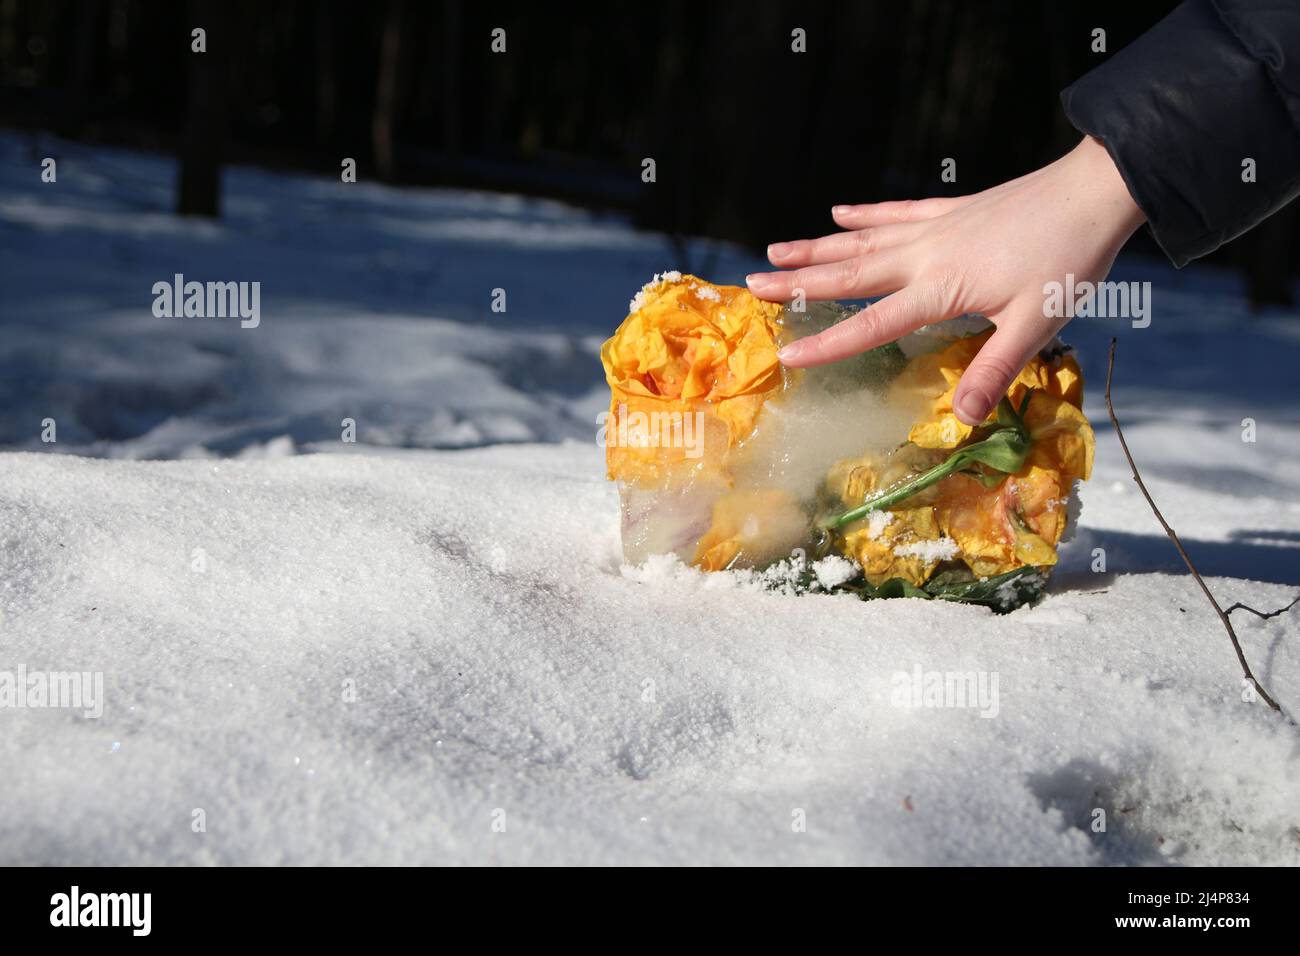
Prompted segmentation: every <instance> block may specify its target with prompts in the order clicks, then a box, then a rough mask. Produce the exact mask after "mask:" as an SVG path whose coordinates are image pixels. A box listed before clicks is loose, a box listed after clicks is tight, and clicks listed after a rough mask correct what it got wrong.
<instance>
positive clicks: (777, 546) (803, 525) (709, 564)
mask: <svg viewBox="0 0 1300 956" xmlns="http://www.w3.org/2000/svg"><path fill="white" fill-rule="evenodd" d="M807 537H808V515H806V514H804V512H803V510H802V509H801V508H800V507H799V504H798V502H796V501H795V499H794V497H793V496H792V495H790V494H789V493H788V492H785V491H781V490H778V489H775V488H768V489H760V490H756V491H733V492H731V493H729V494H726V495H724V496H723V497H722V498H720V499H719V500H718V502H717V503H716V504H715V505H714V506H713V524H712V525H711V526H710V528H709V530H708V531H707V532H706V533H705V535H704V537H702V538H700V541H699V544H698V545H697V546H696V550H695V560H694V561H693V562H692V563H693V564H694V565H695V566H696V567H697V568H701V569H702V570H705V571H722V570H725V569H727V568H730V567H733V566H735V565H737V564H738V563H739V564H743V566H745V567H754V566H760V567H761V566H762V565H764V564H767V563H769V562H772V561H776V560H778V559H780V558H786V557H789V555H790V551H791V549H792V548H794V547H795V546H796V545H798V544H799V543H800V542H802V541H804V540H805V539H806V538H807Z"/></svg>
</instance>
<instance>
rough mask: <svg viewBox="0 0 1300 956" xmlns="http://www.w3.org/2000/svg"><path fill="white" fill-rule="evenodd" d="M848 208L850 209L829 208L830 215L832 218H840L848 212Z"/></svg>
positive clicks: (840, 207)
mask: <svg viewBox="0 0 1300 956" xmlns="http://www.w3.org/2000/svg"><path fill="white" fill-rule="evenodd" d="M850 208H851V207H849V206H831V215H832V216H842V215H844V214H845V213H846V212H848V211H849V209H850Z"/></svg>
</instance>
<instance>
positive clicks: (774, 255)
mask: <svg viewBox="0 0 1300 956" xmlns="http://www.w3.org/2000/svg"><path fill="white" fill-rule="evenodd" d="M789 254H790V243H788V242H774V243H772V244H771V245H770V246H768V247H767V255H768V258H769V259H784V258H785V257H786V256H788V255H789Z"/></svg>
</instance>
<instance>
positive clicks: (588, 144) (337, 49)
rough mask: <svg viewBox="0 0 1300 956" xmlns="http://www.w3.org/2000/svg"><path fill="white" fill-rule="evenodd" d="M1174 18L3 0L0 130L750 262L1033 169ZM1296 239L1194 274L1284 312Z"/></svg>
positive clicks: (1245, 251) (1070, 135) (980, 5)
mask: <svg viewBox="0 0 1300 956" xmlns="http://www.w3.org/2000/svg"><path fill="white" fill-rule="evenodd" d="M1175 5H1176V4H1175V3H1173V2H1168V0H1165V2H1151V3H1133V2H1131V0H1130V2H1110V0H1100V2H1090V3H1086V4H1085V3H1066V2H1063V3H1046V2H1027V0H1026V2H1014V0H969V2H958V0H914V2H903V0H897V2H865V0H864V2H838V3H836V2H817V0H798V2H795V0H771V2H751V3H741V2H729V3H728V2H695V3H691V2H684V0H664V2H658V3H607V4H602V5H598V6H594V5H586V4H583V5H577V4H575V5H569V4H563V3H539V2H507V3H492V2H481V3H480V2H464V0H442V2H434V0H429V2H417V0H375V2H370V3H365V2H361V3H350V2H342V0H260V2H259V0H229V2H221V0H190V2H178V0H0V125H5V126H10V127H17V128H26V129H44V130H50V131H52V132H55V133H57V134H59V135H61V136H64V137H67V138H69V139H74V140H83V141H95V142H102V143H111V144H119V145H127V146H133V147H144V148H150V149H156V150H164V151H172V152H176V153H179V154H180V155H181V157H182V176H181V182H180V187H179V195H178V207H179V208H180V209H182V210H183V211H185V212H189V213H196V214H216V213H219V206H220V196H219V182H220V179H219V172H218V171H219V169H220V166H221V165H222V164H223V163H231V162H238V163H253V164H260V165H265V166H271V167H293V168H301V169H308V170H318V171H319V172H320V173H321V174H322V175H329V176H337V175H338V171H339V163H340V160H341V158H342V157H345V156H349V157H355V158H356V159H357V161H358V165H359V176H360V178H362V179H380V180H384V181H388V182H392V183H396V184H404V183H409V184H433V185H449V186H472V187H478V188H486V189H493V190H506V191H513V192H525V193H530V194H539V195H549V196H555V197H559V198H563V199H567V200H570V201H575V202H578V203H582V204H586V205H590V206H595V207H604V208H613V209H619V210H624V211H626V212H628V213H629V214H630V215H631V216H633V217H634V219H635V221H636V222H637V223H638V224H640V225H643V226H645V227H647V228H655V229H661V230H664V231H666V232H669V233H670V234H673V235H678V236H685V235H709V236H714V237H718V238H724V239H731V240H735V241H737V242H740V243H743V244H746V245H750V246H754V247H761V246H763V245H765V244H766V243H768V242H770V241H774V240H776V239H784V238H793V237H798V236H807V235H818V234H822V233H824V232H826V231H828V229H829V227H830V222H829V214H828V208H829V207H830V206H831V205H832V204H833V203H836V202H845V201H867V200H878V199H889V198H906V197H915V196H928V195H944V194H957V193H968V192H972V191H976V190H978V189H982V188H985V187H987V186H990V185H992V184H994V183H997V182H1000V181H1002V180H1005V179H1007V178H1010V177H1012V176H1016V175H1020V174H1022V173H1024V172H1026V171H1028V170H1030V169H1032V168H1034V167H1036V166H1039V165H1041V164H1043V163H1044V162H1047V161H1049V160H1051V159H1053V158H1054V157H1056V156H1057V155H1059V154H1061V153H1062V152H1064V151H1065V150H1067V149H1068V148H1069V147H1070V146H1071V145H1072V144H1073V142H1075V141H1076V140H1077V138H1078V134H1077V133H1076V132H1075V131H1074V130H1073V129H1072V128H1071V127H1070V126H1069V124H1068V123H1066V121H1065V119H1064V117H1063V115H1062V113H1061V110H1060V107H1059V101H1058V95H1059V92H1060V90H1061V89H1062V88H1063V87H1065V86H1066V85H1068V84H1069V83H1070V82H1071V81H1072V80H1073V79H1074V78H1076V77H1077V76H1079V75H1081V74H1083V73H1085V72H1087V71H1088V70H1089V69H1091V68H1092V67H1094V66H1096V65H1097V64H1098V63H1100V62H1101V61H1102V60H1103V59H1104V58H1105V57H1106V56H1108V55H1109V53H1111V52H1114V51H1116V50H1118V49H1120V48H1121V47H1123V46H1124V45H1125V44H1127V43H1129V42H1130V41H1131V40H1132V39H1133V38H1134V37H1136V36H1137V35H1138V34H1139V33H1141V32H1142V31H1144V30H1146V29H1147V28H1149V27H1150V26H1152V25H1153V24H1154V23H1155V22H1157V21H1158V20H1159V19H1160V18H1161V17H1162V16H1163V15H1164V14H1165V13H1167V12H1168V11H1169V10H1170V9H1172V8H1173V7H1174V6H1175ZM195 26H202V27H203V28H204V29H205V30H206V31H207V52H206V53H205V54H203V55H197V54H192V53H191V51H190V31H191V29H192V28H193V27H195ZM498 27H499V28H502V29H504V30H505V31H506V33H505V36H506V52H505V53H494V52H493V51H492V49H491V43H492V31H493V30H494V28H498ZM796 27H798V28H802V29H803V30H805V31H806V36H807V41H806V42H807V52H806V53H795V52H792V50H791V42H792V40H791V31H792V30H793V29H795V28H796ZM1096 28H1102V29H1104V30H1105V31H1106V41H1107V51H1108V52H1107V53H1097V52H1093V50H1092V43H1093V37H1092V31H1093V30H1094V29H1096ZM1187 69H1189V70H1195V69H1196V64H1195V63H1189V64H1187ZM646 157H651V158H653V159H654V160H655V163H656V177H657V179H656V182H655V183H654V184H653V185H647V184H645V183H643V182H642V179H641V171H642V160H643V159H644V158H646ZM945 157H952V158H954V159H955V160H956V161H957V182H956V183H955V184H945V183H943V182H941V180H940V164H941V162H942V160H943V159H944V158H945ZM1297 238H1300V216H1298V215H1297V213H1296V210H1295V209H1294V208H1289V209H1287V210H1285V211H1284V212H1283V213H1282V214H1280V215H1278V216H1275V217H1274V218H1273V219H1272V220H1270V221H1269V222H1268V223H1266V224H1264V225H1263V226H1261V227H1260V228H1258V229H1256V230H1255V231H1254V232H1252V233H1250V234H1248V235H1247V236H1245V237H1243V238H1241V239H1239V240H1237V241H1236V242H1235V243H1233V244H1231V245H1230V246H1228V247H1226V248H1225V249H1223V250H1221V251H1220V252H1219V253H1217V254H1216V255H1215V256H1214V257H1212V259H1211V261H1214V262H1216V263H1218V264H1220V265H1227V266H1232V267H1236V268H1239V269H1241V270H1242V271H1243V272H1244V274H1245V275H1246V277H1247V279H1248V283H1249V290H1250V295H1251V298H1252V300H1253V301H1255V302H1256V303H1260V304H1263V303H1286V304H1289V301H1290V296H1291V290H1292V288H1293V283H1292V281H1291V279H1292V277H1293V274H1294V272H1295V271H1296V266H1297V262H1296V257H1295V256H1294V255H1293V254H1292V251H1291V250H1292V249H1293V248H1294V247H1295V242H1296V239H1297ZM1135 245H1136V247H1137V248H1138V249H1139V250H1142V249H1144V248H1145V250H1146V251H1148V252H1150V253H1151V254H1153V255H1154V254H1158V253H1157V252H1156V250H1155V247H1154V245H1153V244H1152V243H1150V241H1149V240H1148V239H1146V238H1145V237H1142V238H1140V239H1138V240H1136V242H1135ZM682 251H683V256H685V249H684V247H683V250H682ZM682 262H683V266H684V267H690V268H692V269H698V270H700V271H705V272H707V271H708V265H707V263H690V262H688V261H687V260H686V259H685V258H683V260H682Z"/></svg>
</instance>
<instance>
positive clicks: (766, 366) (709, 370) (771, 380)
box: [600, 274, 781, 482]
mask: <svg viewBox="0 0 1300 956" xmlns="http://www.w3.org/2000/svg"><path fill="white" fill-rule="evenodd" d="M656 280H657V281H656V282H653V283H651V284H649V285H647V286H646V287H645V288H644V289H643V290H642V292H641V294H640V295H639V296H638V297H637V299H636V300H634V302H633V303H632V304H633V311H632V312H631V313H630V314H629V315H628V316H627V318H626V319H624V320H623V324H622V325H620V326H619V328H618V331H616V332H615V333H614V335H613V337H611V338H610V339H609V340H608V341H607V342H605V344H604V346H603V347H602V348H601V350H600V359H601V363H602V364H603V365H604V366H605V380H606V381H607V382H608V383H609V388H610V393H611V396H610V414H609V418H608V420H607V422H606V430H605V431H606V456H605V459H606V466H607V468H608V471H609V477H610V478H612V479H616V480H636V479H639V478H648V479H650V480H652V481H656V482H659V481H663V480H665V479H666V478H668V477H670V475H671V473H672V472H674V471H676V470H678V469H680V467H681V466H682V465H683V464H686V465H688V466H703V467H706V468H718V467H721V462H722V459H723V457H724V456H725V454H726V451H727V450H728V449H730V448H731V447H732V446H734V445H735V444H736V443H738V442H739V441H741V440H742V439H744V438H745V437H746V436H747V435H749V434H750V432H752V431H753V429H754V420H755V418H756V417H757V415H758V412H759V409H760V408H762V406H763V403H764V401H765V400H766V399H767V397H768V395H769V394H770V393H771V392H773V391H774V390H775V389H778V388H779V387H780V385H781V365H780V363H779V362H778V361H777V358H776V350H777V342H776V337H777V333H778V326H777V317H778V316H779V315H780V313H781V306H780V305H779V304H777V303H773V302H764V301H762V300H761V299H757V298H755V297H754V296H753V295H751V294H750V293H749V291H748V290H747V289H742V288H739V287H737V286H718V285H713V284H711V283H709V282H705V281H703V280H702V279H697V278H696V277H695V276H689V275H681V276H679V275H675V274H674V275H672V276H671V277H666V278H664V279H663V280H658V277H656ZM694 413H700V414H701V415H702V416H703V423H704V436H703V437H704V449H703V459H704V460H703V461H702V462H701V461H700V460H699V459H700V456H699V455H695V456H692V455H690V454H688V453H687V452H689V451H690V449H688V448H684V447H681V446H682V445H683V444H684V443H682V442H667V443H663V442H661V443H657V444H650V443H641V444H638V443H629V444H622V443H618V442H611V441H610V440H609V438H610V437H611V436H618V435H621V434H625V433H626V432H627V431H628V422H629V420H630V419H633V418H634V416H638V415H640V416H644V417H643V418H641V419H638V420H639V421H647V420H648V421H652V422H654V421H660V420H666V419H661V418H660V417H656V416H668V417H669V418H671V417H672V416H674V415H676V416H679V417H680V416H683V415H691V414H694ZM633 431H635V429H633Z"/></svg>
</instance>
